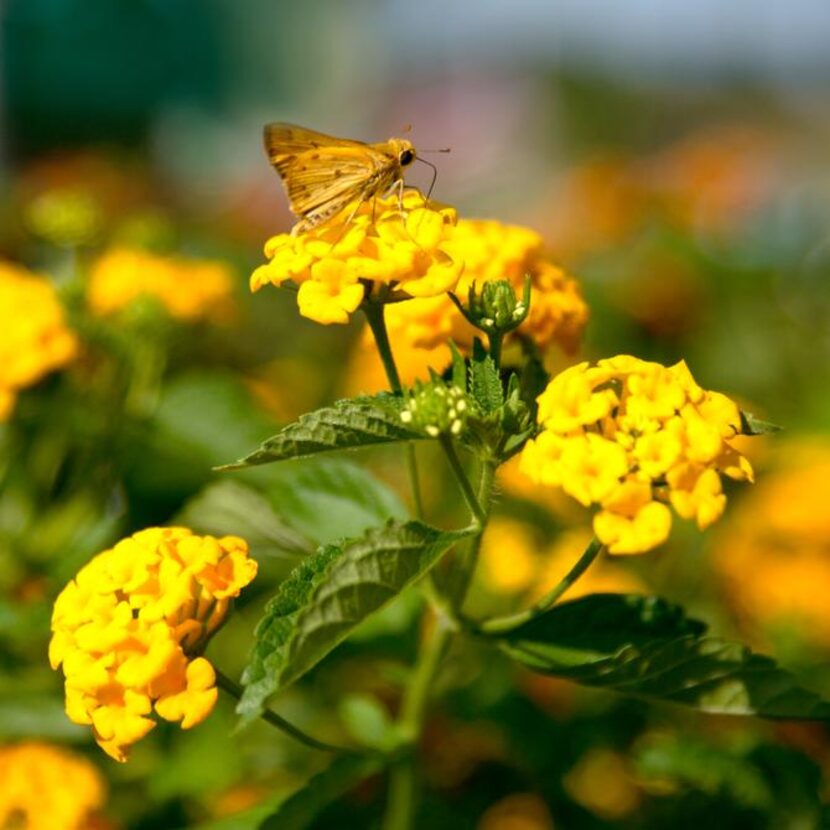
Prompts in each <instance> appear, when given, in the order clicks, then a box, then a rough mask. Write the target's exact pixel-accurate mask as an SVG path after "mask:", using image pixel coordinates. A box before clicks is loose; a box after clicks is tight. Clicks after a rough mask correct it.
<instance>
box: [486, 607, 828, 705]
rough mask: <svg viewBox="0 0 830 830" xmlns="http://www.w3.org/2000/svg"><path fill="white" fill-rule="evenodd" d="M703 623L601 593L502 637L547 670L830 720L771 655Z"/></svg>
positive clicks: (632, 690) (514, 651)
mask: <svg viewBox="0 0 830 830" xmlns="http://www.w3.org/2000/svg"><path fill="white" fill-rule="evenodd" d="M705 631H706V628H705V625H704V624H703V623H701V622H698V621H696V620H690V619H688V618H687V617H686V616H685V615H684V613H683V611H682V610H681V609H680V608H678V607H677V606H674V605H671V604H669V603H667V602H665V601H664V600H661V599H657V598H654V597H642V596H633V595H631V596H629V595H623V594H594V595H592V596H588V597H583V598H581V599H577V600H574V601H572V602H566V603H562V604H561V605H557V606H554V607H553V608H551V609H550V610H549V611H546V612H545V613H543V614H541V615H539V616H538V617H536V618H535V619H533V620H531V621H529V622H527V623H524V624H523V625H520V626H518V627H517V628H515V629H513V630H511V631H509V632H507V633H506V634H502V635H501V638H500V645H501V647H502V649H503V650H504V651H505V652H507V653H508V654H509V655H510V656H511V657H513V658H514V659H515V660H517V661H518V662H520V663H522V664H524V665H525V666H527V667H528V668H531V669H533V670H535V671H538V672H541V673H543V674H550V675H554V676H556V677H564V678H568V679H570V680H573V681H575V682H577V683H581V684H583V685H586V686H595V687H598V688H604V689H609V690H613V691H617V692H624V693H626V694H630V695H634V696H636V697H643V698H649V699H653V700H661V701H667V702H671V703H678V704H683V705H685V706H691V707H694V708H696V709H699V710H702V711H705V712H713V713H719V714H732V715H761V716H764V717H771V718H828V717H830V703H827V702H825V701H823V700H821V698H819V697H818V695H816V694H814V693H813V692H810V691H807V690H805V689H803V688H801V687H800V686H799V685H798V684H797V682H796V680H795V678H794V677H793V676H792V675H791V674H790V673H789V672H787V671H785V670H783V669H781V668H780V667H779V666H777V665H776V663H775V662H774V661H773V660H771V659H770V658H769V657H764V656H762V655H758V654H753V653H752V652H751V651H750V650H749V649H748V648H746V647H745V646H743V645H740V644H737V643H730V642H726V641H724V640H721V639H718V638H714V637H708V636H705Z"/></svg>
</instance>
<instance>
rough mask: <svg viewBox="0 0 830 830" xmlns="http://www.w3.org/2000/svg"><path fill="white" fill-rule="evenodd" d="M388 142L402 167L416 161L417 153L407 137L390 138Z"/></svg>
mask: <svg viewBox="0 0 830 830" xmlns="http://www.w3.org/2000/svg"><path fill="white" fill-rule="evenodd" d="M388 143H389V149H390V150H391V151H392V153H393V155H394V156H395V158H396V159H397V160H398V164H400V166H401V167H407V166H408V165H410V164H412V162H413V161H415V159H416V157H417V153H416V152H415V148H414V147H413V146H412V142H411V141H407V140H406V139H405V138H390V139H389V142H388Z"/></svg>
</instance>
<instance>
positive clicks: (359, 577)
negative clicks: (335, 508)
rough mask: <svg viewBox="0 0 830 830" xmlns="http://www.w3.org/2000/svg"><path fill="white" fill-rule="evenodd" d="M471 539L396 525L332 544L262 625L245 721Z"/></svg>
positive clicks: (287, 586) (289, 583)
mask: <svg viewBox="0 0 830 830" xmlns="http://www.w3.org/2000/svg"><path fill="white" fill-rule="evenodd" d="M465 535H466V533H465V532H464V531H460V532H459V531H450V532H447V531H442V530H437V529H435V528H432V527H429V526H427V525H425V524H422V523H421V522H407V523H405V524H401V523H399V522H394V521H390V522H389V523H388V524H387V525H386V526H385V527H381V528H375V529H373V530H370V531H368V532H367V533H366V534H365V535H364V536H363V537H361V538H359V539H355V540H352V541H346V542H342V543H339V544H331V545H325V546H323V547H321V548H320V549H319V550H318V551H317V552H316V553H315V554H313V555H312V556H310V557H309V558H308V559H307V560H305V561H304V562H303V563H302V564H301V565H300V566H299V567H298V568H296V569H295V570H294V571H293V572H292V574H291V575H290V576H289V578H288V579H286V580H285V582H284V583H283V584H282V585H281V586H280V589H279V591H278V593H277V595H276V596H275V597H274V598H273V599H272V600H271V601H270V602H269V603H268V605H267V606H266V609H265V615H264V617H263V618H262V619H261V620H260V622H259V624H258V626H257V629H256V632H255V643H254V648H253V652H252V654H251V658H250V661H249V663H248V667H247V668H246V670H245V674H244V676H243V679H242V681H243V685H244V686H245V692H244V694H243V697H242V700H241V701H240V704H239V707H238V712H239V714H240V715H241V716H242V720H243V722H247V721H250V720H251V719H253V718H254V717H256V716H257V715H258V714H259V713H260V712H261V711H262V708H263V706H264V703H265V700H266V699H267V698H268V697H269V696H270V695H272V694H274V693H275V692H277V691H279V690H280V689H282V688H284V687H285V686H287V685H289V684H290V683H292V682H293V681H295V680H296V679H297V678H299V677H301V676H302V675H303V674H305V672H307V671H308V670H309V669H311V668H312V667H313V666H314V665H315V664H316V663H318V662H319V661H320V660H322V658H323V657H325V656H326V654H328V653H329V652H330V651H331V650H332V649H333V648H334V647H335V646H336V645H337V644H338V643H340V642H342V641H343V640H344V639H345V638H346V637H348V635H349V634H350V633H351V631H352V630H353V629H354V628H355V627H356V626H357V625H359V624H360V623H361V622H362V621H363V620H364V619H365V618H366V617H368V616H369V615H370V614H372V613H373V612H374V611H377V610H378V609H379V608H382V607H383V606H384V605H386V603H388V602H389V601H390V600H391V599H393V598H394V597H395V596H397V595H398V594H399V593H400V592H401V591H402V590H403V589H404V588H406V587H407V586H408V585H410V584H411V583H412V582H414V581H415V580H416V579H417V578H418V577H420V576H422V575H423V574H424V573H426V571H428V570H429V569H430V568H431V567H432V565H434V564H435V562H436V561H437V560H438V558H439V557H440V556H441V555H442V554H443V553H444V552H445V551H447V550H448V549H449V548H450V547H452V545H453V544H455V543H456V542H457V541H458V540H459V539H462V538H464V536H465Z"/></svg>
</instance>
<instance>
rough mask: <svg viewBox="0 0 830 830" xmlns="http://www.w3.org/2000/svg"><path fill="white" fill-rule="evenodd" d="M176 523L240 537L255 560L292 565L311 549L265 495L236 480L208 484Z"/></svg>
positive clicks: (198, 530) (217, 534)
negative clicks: (280, 561) (280, 560)
mask: <svg viewBox="0 0 830 830" xmlns="http://www.w3.org/2000/svg"><path fill="white" fill-rule="evenodd" d="M176 523H179V524H183V525H185V526H186V527H189V528H192V529H193V530H195V531H197V532H199V533H210V534H211V535H213V536H225V535H234V536H241V537H242V538H243V539H245V540H246V541H247V542H248V544H249V545H250V547H251V553H252V554H253V555H254V556H255V557H256V558H257V559H264V558H270V559H282V560H285V561H287V562H290V563H292V564H294V563H296V562H297V561H298V559H300V558H302V557H303V556H305V555H307V554H308V553H310V552H311V551H312V549H313V545H312V544H311V542H310V541H309V540H308V538H307V537H305V536H303V535H302V534H300V533H298V532H297V531H296V530H294V529H293V528H292V527H291V526H290V525H288V524H287V523H286V522H285V521H284V520H283V519H282V518H281V517H280V516H278V515H277V513H276V512H275V510H274V507H273V505H272V504H271V501H270V500H269V499H268V498H267V497H266V496H264V495H263V494H262V493H260V492H258V491H257V490H255V489H254V488H253V487H248V486H247V485H245V484H241V483H239V482H237V481H229V480H225V481H215V482H213V483H212V484H209V485H208V486H207V487H205V488H204V489H203V490H202V491H201V492H200V493H199V494H198V495H197V496H195V497H194V498H192V499H191V500H190V501H189V502H188V503H187V504H186V505H185V506H184V508H183V509H182V510H181V511H180V512H179V514H178V515H177V516H176Z"/></svg>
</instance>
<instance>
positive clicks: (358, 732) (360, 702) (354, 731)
mask: <svg viewBox="0 0 830 830" xmlns="http://www.w3.org/2000/svg"><path fill="white" fill-rule="evenodd" d="M338 708H339V712H340V719H341V720H342V721H343V725H344V726H345V727H346V730H347V731H348V733H349V735H350V736H351V738H352V740H354V741H355V742H356V743H358V744H363V745H364V746H368V747H372V748H374V749H380V750H387V751H388V750H390V749H392V748H393V746H394V744H395V743H396V738H397V733H396V731H395V727H394V724H393V723H392V721H391V720H390V719H389V713H388V712H387V711H386V709H385V708H384V707H383V706H382V705H381V703H380V701H379V700H378V699H377V698H374V697H371V696H370V695H349V696H348V697H345V698H343V700H342V701H340V706H339V707H338Z"/></svg>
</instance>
